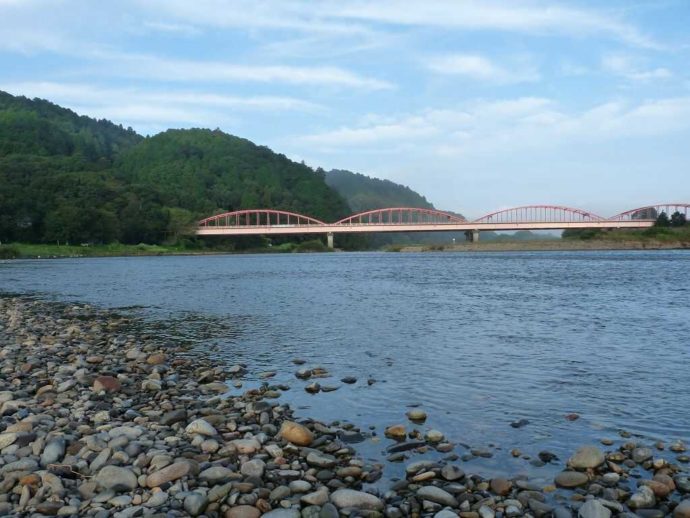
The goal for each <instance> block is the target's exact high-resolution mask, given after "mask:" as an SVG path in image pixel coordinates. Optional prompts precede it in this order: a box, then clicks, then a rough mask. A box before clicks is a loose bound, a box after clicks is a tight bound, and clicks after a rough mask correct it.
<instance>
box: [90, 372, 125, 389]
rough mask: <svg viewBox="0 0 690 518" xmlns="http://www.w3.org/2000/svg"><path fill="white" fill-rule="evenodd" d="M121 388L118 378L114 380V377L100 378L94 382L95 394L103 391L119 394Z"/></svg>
mask: <svg viewBox="0 0 690 518" xmlns="http://www.w3.org/2000/svg"><path fill="white" fill-rule="evenodd" d="M120 388H121V386H120V382H119V381H117V378H113V377H112V376H98V377H97V378H96V379H95V380H93V390H94V392H100V391H102V390H105V391H106V392H118V391H119V390H120Z"/></svg>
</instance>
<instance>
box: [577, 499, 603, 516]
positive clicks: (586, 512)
mask: <svg viewBox="0 0 690 518" xmlns="http://www.w3.org/2000/svg"><path fill="white" fill-rule="evenodd" d="M577 515H578V516H579V518H610V517H611V511H610V510H609V509H608V508H607V507H605V506H603V505H602V504H601V502H599V500H596V499H594V500H587V501H586V502H585V503H584V504H582V506H580V509H579V510H578V511H577Z"/></svg>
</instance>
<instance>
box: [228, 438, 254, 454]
mask: <svg viewBox="0 0 690 518" xmlns="http://www.w3.org/2000/svg"><path fill="white" fill-rule="evenodd" d="M230 444H232V445H233V446H234V447H235V448H236V449H237V453H241V454H243V455H246V454H247V453H254V452H256V451H258V450H259V449H260V448H261V444H260V443H259V441H257V440H256V439H234V440H232V441H230Z"/></svg>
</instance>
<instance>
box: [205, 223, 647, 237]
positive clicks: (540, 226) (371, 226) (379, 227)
mask: <svg viewBox="0 0 690 518" xmlns="http://www.w3.org/2000/svg"><path fill="white" fill-rule="evenodd" d="M652 226H654V221H649V220H632V221H630V220H627V221H608V220H604V221H578V222H533V223H476V222H475V223H471V222H468V223H438V224H434V223H424V224H411V223H403V224H397V223H358V224H352V225H342V224H341V225H328V224H326V225H245V226H207V227H199V228H198V229H197V231H196V234H197V235H199V236H247V235H280V234H327V233H333V234H356V233H363V232H464V231H467V230H469V231H475V230H478V231H503V230H565V229H586V228H613V229H619V228H633V229H634V228H638V229H639V228H649V227H652Z"/></svg>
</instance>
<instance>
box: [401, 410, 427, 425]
mask: <svg viewBox="0 0 690 518" xmlns="http://www.w3.org/2000/svg"><path fill="white" fill-rule="evenodd" d="M406 415H407V418H408V419H409V420H410V421H414V422H417V423H423V422H424V421H426V412H425V411H424V410H420V409H419V408H413V409H412V410H409V411H408V412H407V414H406Z"/></svg>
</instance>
